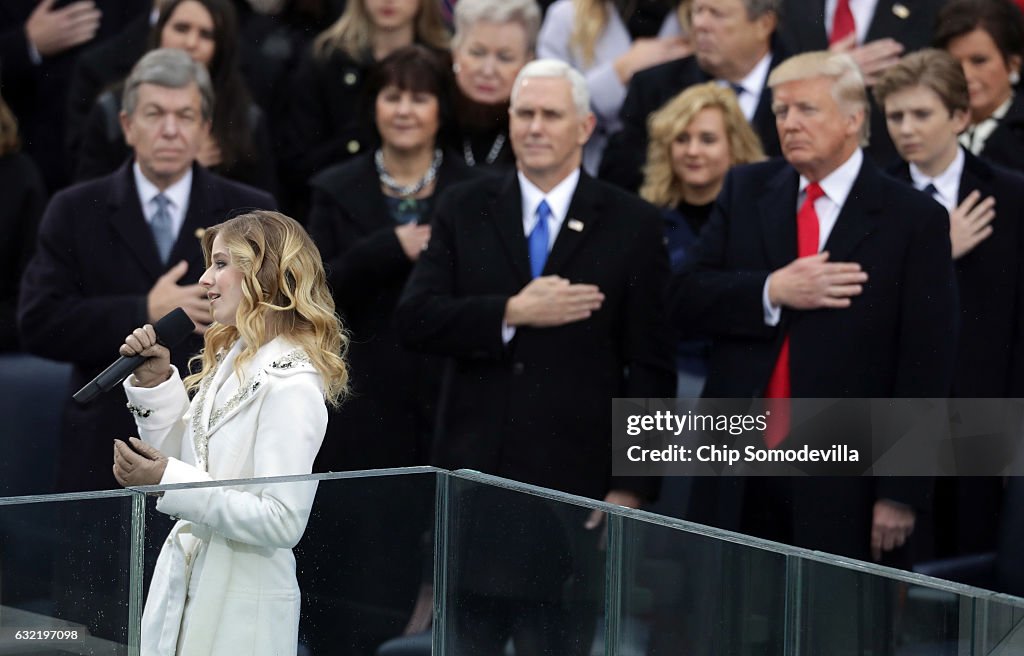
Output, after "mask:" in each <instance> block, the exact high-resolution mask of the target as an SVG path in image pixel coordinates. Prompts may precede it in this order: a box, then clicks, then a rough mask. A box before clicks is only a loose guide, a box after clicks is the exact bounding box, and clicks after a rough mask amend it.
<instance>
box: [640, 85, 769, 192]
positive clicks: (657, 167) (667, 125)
mask: <svg viewBox="0 0 1024 656" xmlns="http://www.w3.org/2000/svg"><path fill="white" fill-rule="evenodd" d="M704 109H717V110H719V111H720V112H721V113H722V122H723V123H724V124H725V135H726V138H727V139H728V141H729V158H730V163H731V165H733V166H735V165H737V164H748V163H750V162H759V161H761V160H763V159H764V158H765V157H764V148H762V146H761V140H760V139H758V137H757V135H756V134H755V133H754V130H753V129H751V127H750V124H749V123H747V119H746V118H745V117H744V116H743V112H742V111H741V110H740V106H739V104H738V103H737V102H736V94H735V93H733V91H732V89H728V88H726V87H722V86H719V85H718V84H716V83H715V82H705V83H704V84H696V85H694V86H691V87H689V88H687V89H686V90H685V91H683V92H682V93H680V94H679V95H677V96H676V97H675V98H673V99H672V100H670V101H668V103H666V104H665V105H664V106H663V107H662V108H661V109H659V110H658V111H657V112H655V113H653V114H651V116H650V117H649V118H648V119H647V133H648V135H649V143H648V146H647V164H646V165H645V166H644V183H643V185H642V186H641V187H640V197H641V198H643V199H644V200H646V201H647V202H649V203H652V204H654V205H657V206H658V207H674V206H675V205H678V204H679V202H680V201H681V200H683V183H682V181H681V180H680V179H679V178H678V177H677V176H676V174H675V172H674V171H673V170H672V154H671V150H672V142H673V141H675V139H676V137H677V136H679V134H680V133H681V132H682V131H683V130H685V129H686V127H687V126H688V125H690V122H691V121H692V120H693V119H694V117H695V116H697V114H698V113H700V112H701V110H704Z"/></svg>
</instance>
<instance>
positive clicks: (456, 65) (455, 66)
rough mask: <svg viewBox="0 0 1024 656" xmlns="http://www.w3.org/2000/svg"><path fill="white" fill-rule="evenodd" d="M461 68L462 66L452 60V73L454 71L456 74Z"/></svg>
mask: <svg viewBox="0 0 1024 656" xmlns="http://www.w3.org/2000/svg"><path fill="white" fill-rule="evenodd" d="M461 70H462V67H461V66H459V62H452V73H455V74H456V75H458V74H459V71H461Z"/></svg>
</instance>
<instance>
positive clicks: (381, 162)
mask: <svg viewBox="0 0 1024 656" xmlns="http://www.w3.org/2000/svg"><path fill="white" fill-rule="evenodd" d="M450 77H451V73H450V70H449V67H448V65H447V59H446V58H445V57H443V56H439V55H438V54H436V53H435V52H434V51H433V50H431V49H430V48H426V47H424V46H420V45H409V46H405V47H403V48H400V49H398V50H396V51H394V52H392V53H391V54H390V55H388V56H387V57H385V58H384V59H383V60H381V62H380V63H379V64H378V65H377V66H375V67H374V68H373V69H371V71H370V73H369V75H368V76H367V79H366V93H367V96H368V98H369V99H372V100H373V125H374V126H375V127H376V130H377V132H378V134H379V138H380V144H381V145H380V147H379V148H377V149H376V150H373V151H369V152H366V153H363V154H361V155H359V156H357V157H355V158H353V159H350V160H349V161H347V162H344V163H342V164H336V165H334V166H332V167H330V168H328V169H325V170H324V171H322V172H321V173H319V174H317V175H316V176H315V177H314V178H313V179H312V180H311V182H310V185H311V186H312V188H313V197H312V208H311V210H310V213H309V231H310V234H311V235H312V236H313V239H314V240H315V241H316V243H317V246H318V247H319V248H320V253H321V254H322V255H323V258H324V262H325V265H326V268H327V271H328V282H329V283H330V286H331V288H332V290H333V292H334V297H335V302H336V304H337V307H338V312H339V313H340V314H341V315H342V316H343V317H344V318H345V324H346V326H347V327H348V329H349V331H350V332H351V337H352V340H351V346H350V349H349V360H350V362H352V363H353V365H352V378H351V380H350V384H351V388H352V395H351V396H350V398H349V399H348V401H347V402H346V403H345V405H344V406H342V407H341V408H339V409H338V410H335V411H332V412H331V415H330V422H329V423H328V425H327V437H326V439H325V440H324V447H323V449H322V450H321V452H320V456H319V457H318V459H317V465H316V470H317V471H338V470H354V469H375V468H382V467H401V466H408V465H423V464H427V462H428V460H429V449H430V443H431V437H432V431H433V420H434V409H435V407H436V399H437V394H438V389H439V387H440V378H441V369H442V363H441V361H440V358H437V357H434V356H429V355H424V354H421V353H414V352H411V351H408V350H406V349H405V348H404V347H403V346H402V345H401V344H400V343H399V339H398V335H397V329H396V326H395V319H394V310H395V306H396V304H397V303H398V298H399V296H400V294H401V292H402V288H403V287H404V286H405V281H406V279H407V278H408V277H409V274H410V272H411V271H412V268H413V265H414V264H415V263H416V260H417V259H418V258H419V256H420V253H421V252H422V251H423V249H424V248H426V246H427V243H428V242H429V239H430V221H431V218H432V216H433V211H434V208H435V206H436V202H435V201H436V199H437V197H438V196H439V195H440V194H441V192H442V191H443V190H444V189H446V188H448V187H450V186H451V185H453V184H455V183H457V182H460V181H462V180H465V179H467V176H469V175H470V174H471V171H470V170H469V169H468V168H467V167H466V166H465V164H463V163H462V161H461V159H460V158H459V157H454V156H449V155H448V154H447V153H444V152H443V151H442V150H441V148H440V147H439V145H438V144H439V140H438V134H439V132H441V131H442V130H443V129H444V128H445V127H446V126H447V124H448V121H449V120H450V119H451V112H450V108H449V104H448V94H449V93H450V91H449V86H450ZM386 496H387V497H388V498H386V499H379V500H378V501H377V502H376V503H374V505H373V508H372V510H370V509H367V508H365V507H364V504H358V503H356V504H348V505H347V508H346V509H345V511H344V513H345V514H344V517H343V518H342V519H341V520H340V523H338V522H331V523H328V524H327V525H320V524H319V523H318V522H319V520H318V519H317V518H316V517H314V518H313V520H312V521H313V526H315V528H316V530H315V531H311V536H310V537H311V538H312V540H313V541H312V542H311V543H309V544H308V546H307V553H309V554H313V553H323V554H328V555H329V558H328V559H326V560H325V561H324V562H323V564H322V566H321V567H319V568H316V567H312V566H311V567H310V569H309V571H310V572H311V573H312V572H314V571H315V572H317V574H316V575H313V574H311V575H310V577H309V578H310V580H308V581H305V582H304V583H303V586H302V587H303V590H304V591H305V593H306V594H307V600H306V603H305V604H304V608H305V612H306V614H307V617H310V618H312V619H311V624H312V625H314V626H315V625H317V624H318V623H321V624H325V623H328V622H329V623H330V624H331V626H333V627H335V630H334V632H333V633H332V634H331V636H330V642H328V643H326V644H323V645H319V646H318V645H314V644H311V645H310V646H311V647H312V648H313V651H314V652H315V653H320V651H321V649H322V650H323V652H324V653H335V652H338V651H341V652H344V653H353V654H370V653H374V650H375V649H376V647H377V645H379V644H380V643H381V642H383V641H385V640H387V639H389V638H393V637H395V636H396V635H398V634H400V633H401V631H402V628H403V624H404V618H405V617H407V616H408V614H409V611H410V610H411V609H412V606H413V601H414V600H415V597H416V592H417V589H418V585H419V581H420V562H421V561H420V560H419V559H418V558H417V557H416V553H417V551H418V548H419V546H420V538H421V535H422V534H423V532H424V531H426V530H427V526H426V524H425V523H423V519H424V518H426V517H428V516H429V510H428V507H427V504H429V503H430V502H429V499H423V498H409V497H407V496H405V495H386ZM381 504H384V505H381ZM388 504H391V505H388ZM382 508H386V510H383V511H382ZM382 514H383V515H385V516H387V517H389V518H390V519H389V521H388V522H381V521H380V517H381V516H382ZM339 525H340V526H344V527H345V534H337V531H338V529H337V528H336V527H337V526H339ZM353 534H358V535H359V536H360V539H359V540H355V541H353V540H349V539H347V538H346V535H353ZM382 545H388V546H387V548H383V547H382ZM318 547H320V548H318ZM314 558H315V556H314ZM311 565H312V564H311ZM353 609H365V610H360V611H358V612H356V611H354V610H353ZM339 640H341V642H339Z"/></svg>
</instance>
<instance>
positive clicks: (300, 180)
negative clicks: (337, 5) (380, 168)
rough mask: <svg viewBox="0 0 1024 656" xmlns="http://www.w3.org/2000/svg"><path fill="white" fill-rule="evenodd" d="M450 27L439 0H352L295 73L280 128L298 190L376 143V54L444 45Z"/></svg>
mask: <svg viewBox="0 0 1024 656" xmlns="http://www.w3.org/2000/svg"><path fill="white" fill-rule="evenodd" d="M448 41H449V35H448V31H447V29H446V28H445V26H444V22H443V20H442V18H441V9H440V6H439V3H438V2H437V1H436V0H389V1H388V2H382V1H381V0H349V2H346V3H345V11H344V12H343V13H342V15H341V17H339V18H338V20H337V21H335V22H334V24H333V25H331V26H330V27H328V28H327V29H326V30H324V31H323V32H322V33H321V34H320V35H319V36H317V38H316V39H315V40H314V41H313V46H312V48H311V49H310V51H309V52H308V53H307V54H306V56H305V57H304V59H303V61H302V62H301V63H300V64H299V66H298V69H297V70H296V72H295V75H294V77H293V78H292V84H291V88H290V93H289V95H290V99H289V110H288V120H287V122H286V124H285V125H284V126H283V128H282V138H283V144H282V145H283V159H284V162H283V163H284V164H285V166H284V171H283V175H285V176H287V177H288V178H289V180H288V183H287V184H288V186H289V190H290V192H291V193H292V194H293V195H296V194H297V195H299V196H304V194H305V193H306V181H307V180H309V178H310V177H311V176H312V175H313V174H315V173H317V172H319V171H320V170H322V169H324V168H326V167H327V166H329V165H331V164H337V163H338V162H342V161H344V160H346V159H349V158H350V157H352V156H354V155H357V154H361V153H365V152H372V150H373V148H375V147H376V146H377V139H376V136H375V134H374V132H373V127H372V125H373V122H372V120H371V119H370V114H369V106H368V99H367V98H365V96H364V94H363V87H364V86H365V78H366V74H367V73H368V71H369V70H370V68H371V67H372V66H373V64H374V63H375V62H379V61H381V60H382V59H384V58H385V57H387V56H388V55H389V54H391V53H392V52H394V51H395V50H398V49H399V48H401V47H403V46H407V45H410V44H413V43H418V44H420V45H424V46H427V47H429V48H432V49H434V50H437V51H439V52H441V51H446V50H447V49H448Z"/></svg>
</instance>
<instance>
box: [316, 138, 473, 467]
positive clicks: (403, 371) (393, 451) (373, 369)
mask: <svg viewBox="0 0 1024 656" xmlns="http://www.w3.org/2000/svg"><path fill="white" fill-rule="evenodd" d="M473 175H474V174H473V172H472V170H471V169H469V168H468V167H466V166H465V165H464V164H462V163H461V161H460V159H459V158H458V157H455V156H446V157H445V158H444V161H443V163H442V164H441V168H440V170H439V171H438V175H437V184H436V188H435V192H434V195H433V202H434V203H435V206H434V208H435V209H436V202H437V199H438V198H439V197H440V196H441V194H442V193H443V192H444V190H445V189H447V188H449V187H451V186H452V185H453V184H455V183H458V182H461V181H463V180H467V179H469V178H470V177H472V176H473ZM310 185H311V186H312V188H313V205H312V210H311V211H310V214H309V233H310V235H311V236H312V237H313V239H314V241H316V244H317V246H318V247H319V249H320V255H321V256H322V257H323V260H324V264H325V266H326V268H327V277H328V278H327V279H328V282H329V283H330V285H331V289H332V292H333V294H334V300H335V304H336V306H337V309H338V312H339V314H341V316H342V320H343V321H344V323H345V328H346V329H347V330H348V331H349V333H350V335H351V338H352V341H351V343H350V345H349V352H348V359H349V365H350V368H351V378H350V380H349V384H350V387H351V389H352V396H351V397H350V398H349V399H348V400H346V402H345V404H344V405H343V406H342V407H341V409H339V410H337V411H334V412H332V414H331V421H330V422H329V424H328V429H327V439H326V440H325V441H324V446H323V448H321V450H320V454H319V456H318V458H317V470H318V471H337V470H344V469H375V468H382V467H404V466H411V465H424V464H427V462H428V460H429V443H430V436H431V435H432V433H433V428H434V427H433V420H434V412H435V411H436V405H437V390H438V387H439V385H440V378H441V376H440V370H441V368H442V366H443V362H442V360H441V358H438V357H437V356H432V355H426V354H422V353H415V352H412V351H409V350H407V349H406V348H404V347H403V346H402V345H401V344H399V340H398V329H397V326H396V325H395V316H394V314H395V306H396V305H397V304H398V298H399V295H400V294H401V293H402V288H403V287H404V286H405V282H406V280H407V279H408V277H409V274H410V272H411V271H412V268H413V262H412V261H410V260H409V258H408V257H406V255H405V252H404V251H403V250H402V247H401V245H400V244H399V241H398V237H397V236H396V235H395V230H394V229H395V227H396V224H395V221H394V220H393V219H392V218H391V215H390V213H389V211H388V206H387V203H386V201H385V197H384V194H383V193H382V192H381V191H380V181H379V180H378V178H377V171H376V169H375V167H374V164H373V156H372V155H371V154H369V153H366V154H364V155H361V156H359V157H357V158H355V159H353V160H350V161H348V162H345V163H344V164H337V165H335V166H332V167H330V168H328V169H326V170H324V171H322V172H320V173H319V174H317V175H316V176H315V177H314V178H313V179H312V180H311V181H310ZM430 218H431V217H430V216H429V215H428V216H427V217H426V219H427V220H426V221H425V222H429V221H430Z"/></svg>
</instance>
